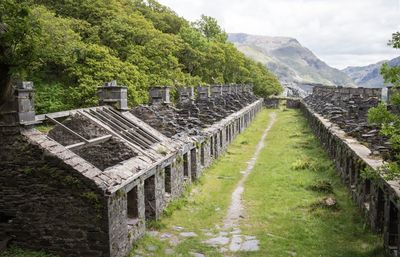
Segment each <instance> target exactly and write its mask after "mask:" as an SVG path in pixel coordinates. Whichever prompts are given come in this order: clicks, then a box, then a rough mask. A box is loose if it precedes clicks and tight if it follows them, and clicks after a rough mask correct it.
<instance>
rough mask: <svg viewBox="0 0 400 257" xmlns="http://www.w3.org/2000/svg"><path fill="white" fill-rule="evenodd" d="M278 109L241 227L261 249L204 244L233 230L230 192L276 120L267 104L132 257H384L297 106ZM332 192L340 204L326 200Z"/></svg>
mask: <svg viewBox="0 0 400 257" xmlns="http://www.w3.org/2000/svg"><path fill="white" fill-rule="evenodd" d="M275 112H276V114H277V117H276V123H275V124H274V126H273V127H272V129H271V130H270V131H269V133H268V135H267V137H266V139H265V140H266V141H265V142H267V144H266V147H265V148H263V149H262V150H261V152H260V155H259V157H258V160H257V161H256V163H255V166H254V169H253V171H252V172H251V173H250V174H249V176H248V178H247V180H246V182H245V183H244V192H243V195H242V201H243V203H244V206H245V214H244V215H242V218H241V220H240V229H241V231H240V233H241V234H242V235H253V236H256V238H257V239H258V240H260V250H259V251H257V252H229V251H227V252H221V251H220V249H221V248H220V247H219V248H218V247H217V248H215V247H212V246H209V245H208V244H206V243H204V242H205V241H206V240H208V239H209V238H210V237H215V236H221V237H223V236H226V232H221V231H222V228H223V226H224V217H225V216H226V215H227V213H228V210H229V206H230V202H231V194H232V192H234V190H235V187H236V185H237V184H238V183H239V181H240V180H241V179H242V177H243V174H242V173H241V172H242V171H244V170H245V169H246V166H247V165H248V162H249V161H251V158H252V156H253V154H254V153H255V151H256V146H257V143H258V142H259V141H260V139H261V137H262V134H263V131H264V130H265V129H266V127H267V126H268V124H269V121H270V116H269V115H270V113H271V111H267V110H264V111H262V112H261V113H260V114H259V115H258V116H257V118H256V119H255V121H254V122H253V123H252V125H251V126H250V127H249V128H248V129H247V130H246V131H245V132H244V133H243V134H241V135H239V136H238V137H237V138H236V139H235V141H234V142H233V144H232V145H231V146H230V147H229V149H228V151H227V153H226V154H225V155H224V156H222V157H221V158H220V159H219V160H218V161H217V162H215V163H214V164H213V166H212V167H210V168H209V169H208V170H207V171H206V172H205V174H204V176H203V177H202V178H201V179H200V181H199V182H198V183H197V184H195V185H193V186H192V187H191V188H190V189H189V190H188V191H187V193H186V196H185V197H184V198H182V199H180V200H178V201H175V202H173V203H172V204H171V205H170V206H169V207H168V209H167V211H166V215H165V216H164V217H163V218H162V219H161V221H159V222H157V223H155V224H153V226H154V227H155V228H157V231H154V232H150V233H148V235H146V236H145V237H144V238H143V239H141V240H140V241H139V242H138V243H137V246H136V248H135V249H134V250H133V251H132V254H131V256H135V255H136V254H138V255H140V256H207V257H209V256H211V257H212V256H259V257H261V256H262V257H268V256H271V257H281V256H282V257H284V256H289V257H290V256H299V257H300V256H301V257H303V256H304V257H318V256H321V257H336V256H337V257H383V256H384V254H383V249H382V247H381V245H382V240H381V238H380V237H379V236H377V235H374V234H372V233H371V232H370V231H369V229H367V226H366V225H365V224H364V220H363V219H362V218H361V216H360V213H359V212H358V209H357V207H356V206H355V205H354V204H353V203H352V201H351V199H350V197H349V195H348V192H347V189H346V188H345V187H344V186H343V185H342V183H341V182H340V179H339V178H338V176H337V174H336V172H335V171H334V169H333V166H332V163H331V161H329V159H328V157H327V155H326V154H325V153H324V151H323V150H322V149H321V147H320V145H319V143H318V142H317V140H316V139H315V138H314V137H313V135H312V134H311V132H310V130H309V128H308V127H307V123H306V121H305V119H304V118H303V117H302V115H301V114H300V113H299V112H298V111H297V110H284V111H282V110H276V111H275ZM189 192H190V193H189ZM326 197H331V198H332V199H336V201H337V204H336V205H335V206H333V207H326V206H324V205H323V204H322V203H323V199H324V198H326ZM221 233H224V234H221ZM196 254H197V255H196ZM200 254H202V255H200Z"/></svg>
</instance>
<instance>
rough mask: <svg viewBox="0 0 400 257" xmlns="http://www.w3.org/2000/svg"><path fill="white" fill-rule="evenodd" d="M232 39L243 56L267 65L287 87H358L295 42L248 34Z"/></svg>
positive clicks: (340, 72) (235, 34)
mask: <svg viewBox="0 0 400 257" xmlns="http://www.w3.org/2000/svg"><path fill="white" fill-rule="evenodd" d="M228 36H229V41H230V42H232V43H234V44H235V46H236V47H237V48H238V49H239V50H240V51H241V52H243V53H244V54H245V55H247V56H248V57H250V58H252V59H254V60H256V61H259V62H261V63H264V64H265V65H266V66H267V67H268V69H270V70H271V71H272V72H274V73H275V74H276V75H277V76H278V78H279V80H280V81H281V82H282V83H283V84H293V83H294V84H311V85H312V84H324V85H332V86H333V85H338V86H355V85H354V83H353V81H352V79H351V78H350V77H349V76H347V75H346V74H345V73H343V72H342V71H340V70H338V69H335V68H332V67H330V66H328V65H327V64H326V63H324V62H323V61H321V60H320V59H319V58H318V57H317V56H315V54H314V53H313V52H311V51H310V50H309V49H307V48H305V47H303V46H302V45H301V44H300V43H299V42H298V41H297V40H296V39H294V38H289V37H269V36H255V35H248V34H244V33H231V34H228Z"/></svg>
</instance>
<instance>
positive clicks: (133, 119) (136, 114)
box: [0, 82, 263, 257]
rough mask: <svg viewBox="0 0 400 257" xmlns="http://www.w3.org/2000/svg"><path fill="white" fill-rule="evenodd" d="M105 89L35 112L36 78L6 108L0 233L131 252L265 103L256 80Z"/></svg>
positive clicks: (79, 249)
mask: <svg viewBox="0 0 400 257" xmlns="http://www.w3.org/2000/svg"><path fill="white" fill-rule="evenodd" d="M169 91H170V89H169V88H168V87H157V88H152V89H150V92H149V94H150V104H149V105H143V106H138V107H135V108H133V109H129V108H128V105H127V88H125V87H122V86H118V85H117V84H116V82H110V83H106V84H105V85H104V86H103V87H101V88H99V98H100V99H99V102H100V104H99V106H97V107H92V108H84V109H75V110H70V111H64V112H58V113H49V114H43V115H36V114H35V109H34V101H33V94H34V89H33V84H32V83H30V82H22V83H18V84H16V85H15V93H14V97H13V98H12V99H10V101H9V102H7V103H5V104H3V105H2V107H1V111H0V242H3V243H4V242H7V241H9V240H11V242H12V244H13V245H16V246H20V247H23V248H29V249H37V250H45V251H46V252H49V253H54V254H57V255H59V256H77V257H78V256H79V257H82V256H85V257H90V256H96V257H100V256H104V257H109V256H112V257H119V256H125V255H126V254H127V253H129V251H130V249H131V248H132V246H133V244H134V242H135V240H137V239H138V238H139V237H141V236H142V235H143V234H144V232H145V230H146V221H149V220H157V219H158V218H159V217H160V215H161V214H162V212H163V209H164V208H165V207H166V205H167V204H168V202H170V201H171V200H173V199H175V198H177V197H179V196H180V195H181V194H182V193H183V191H184V189H185V185H187V184H189V183H191V182H193V181H195V180H196V179H197V178H198V177H199V176H200V175H201V173H202V171H203V170H204V169H205V168H206V167H208V166H209V165H210V164H211V163H212V162H213V160H215V159H216V158H217V157H218V156H219V155H220V154H221V153H222V152H223V151H224V150H225V149H226V148H227V146H228V145H229V143H230V142H232V140H233V139H234V138H235V137H236V136H237V135H238V134H239V133H241V132H242V131H243V130H244V129H245V128H246V127H247V126H248V125H249V124H250V122H251V121H252V120H253V119H254V117H255V116H256V114H257V113H258V112H259V111H260V110H261V109H262V104H263V101H262V100H261V99H258V98H257V97H255V96H254V94H253V92H252V88H251V86H242V85H230V86H220V85H215V86H210V87H197V90H196V93H195V90H194V88H192V87H187V88H181V89H179V90H178V96H179V100H178V101H177V103H176V104H172V103H171V101H170V92H169Z"/></svg>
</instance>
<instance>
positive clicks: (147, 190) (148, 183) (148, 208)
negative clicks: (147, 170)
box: [144, 175, 156, 220]
mask: <svg viewBox="0 0 400 257" xmlns="http://www.w3.org/2000/svg"><path fill="white" fill-rule="evenodd" d="M144 202H145V215H146V220H154V219H155V218H156V180H155V176H154V175H153V176H151V177H149V178H148V179H146V180H145V181H144Z"/></svg>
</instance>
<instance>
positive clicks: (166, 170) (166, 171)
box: [164, 165, 172, 194]
mask: <svg viewBox="0 0 400 257" xmlns="http://www.w3.org/2000/svg"><path fill="white" fill-rule="evenodd" d="M171 182H172V181H171V165H168V166H167V167H165V168H164V183H165V192H166V193H169V194H170V193H171Z"/></svg>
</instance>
